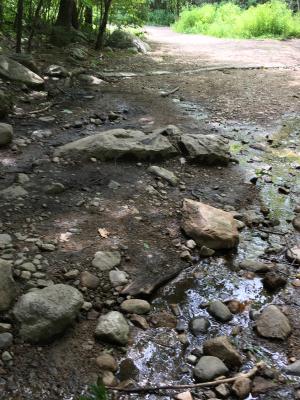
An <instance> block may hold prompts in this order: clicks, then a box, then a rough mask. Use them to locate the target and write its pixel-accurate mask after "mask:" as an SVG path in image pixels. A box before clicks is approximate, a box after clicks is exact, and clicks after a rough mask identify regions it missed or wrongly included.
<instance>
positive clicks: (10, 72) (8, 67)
mask: <svg viewBox="0 0 300 400" xmlns="http://www.w3.org/2000/svg"><path fill="white" fill-rule="evenodd" d="M0 76H1V77H2V78H4V79H8V80H10V81H14V82H20V83H25V85H28V86H30V87H41V86H43V85H44V80H43V79H42V78H41V77H40V76H39V75H37V74H36V73H35V72H33V71H30V69H28V68H26V67H25V66H24V65H22V64H20V63H18V62H17V61H14V60H12V59H11V58H8V57H6V56H4V55H0Z"/></svg>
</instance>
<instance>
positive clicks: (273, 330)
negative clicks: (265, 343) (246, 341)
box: [256, 305, 292, 340]
mask: <svg viewBox="0 0 300 400" xmlns="http://www.w3.org/2000/svg"><path fill="white" fill-rule="evenodd" d="M256 330H257V332H258V333H259V335H261V336H263V337H265V338H269V339H281V340H284V339H286V338H287V337H288V335H289V334H290V333H291V331H292V329H291V326H290V323H289V320H288V319H287V317H286V316H285V315H284V314H283V313H282V312H281V311H280V310H279V308H277V307H276V306H274V305H269V306H267V307H266V308H265V309H264V310H263V312H262V313H261V315H260V316H259V317H258V319H257V320H256Z"/></svg>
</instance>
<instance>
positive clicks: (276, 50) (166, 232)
mask: <svg viewBox="0 0 300 400" xmlns="http://www.w3.org/2000/svg"><path fill="white" fill-rule="evenodd" d="M146 30H147V39H148V41H149V43H150V44H151V48H152V50H151V52H149V53H148V54H143V55H141V54H138V55H133V54H130V53H129V52H127V51H118V52H104V54H103V57H102V58H100V57H99V54H97V53H96V52H94V51H93V50H89V57H88V58H87V59H86V60H84V61H82V62H79V61H77V62H76V63H75V62H74V61H70V59H69V58H68V57H67V55H64V53H63V52H62V51H61V50H60V49H55V48H45V49H42V50H41V51H39V52H36V54H35V55H34V56H35V58H36V60H37V64H38V66H39V67H40V68H41V70H45V69H46V68H47V67H48V66H49V65H50V64H53V61H54V60H55V61H54V62H55V64H59V65H63V66H64V67H65V68H66V69H67V70H68V71H72V70H74V69H75V68H84V69H85V70H86V72H87V73H89V74H91V75H95V76H98V77H99V78H102V79H104V82H102V83H101V84H100V85H88V84H84V83H82V82H79V81H78V80H76V79H74V80H73V79H69V78H67V79H63V78H62V79H57V80H51V79H50V80H49V82H48V83H47V91H48V93H50V96H51V98H50V103H49V98H47V97H45V98H44V99H41V97H40V96H37V95H36V93H32V92H27V93H26V92H23V91H21V90H19V91H18V89H17V88H16V87H14V90H15V93H16V101H17V108H16V110H15V113H14V114H12V115H11V116H10V117H9V119H8V122H9V123H11V124H12V125H13V126H14V134H15V140H17V142H16V146H15V147H14V148H12V149H10V150H8V149H1V150H0V165H1V169H0V189H4V188H6V187H8V186H9V185H11V184H13V183H14V182H15V181H16V179H17V176H18V174H19V173H25V174H26V175H27V176H28V177H29V183H28V184H27V189H26V190H28V192H29V196H28V197H25V198H24V199H23V200H16V201H15V202H14V201H11V202H9V203H2V204H0V218H1V222H2V227H0V229H2V230H3V232H6V233H9V234H11V235H12V236H14V235H15V234H16V233H20V234H22V235H24V236H25V237H26V238H27V239H28V238H29V239H30V238H32V237H35V238H37V237H38V238H42V239H43V240H44V241H55V243H56V250H55V251H54V252H51V253H46V252H45V253H42V257H43V260H47V263H46V264H45V265H46V269H45V272H46V275H47V280H52V281H53V282H55V283H66V278H65V273H66V272H67V271H70V270H74V269H77V270H79V271H84V270H90V271H91V272H95V269H94V268H93V267H92V265H91V260H92V259H93V256H94V254H95V252H96V251H99V250H110V249H118V250H120V251H121V252H122V264H121V266H120V268H121V269H123V270H125V271H126V272H128V274H129V275H130V277H131V278H132V279H134V278H138V279H142V280H143V279H144V280H145V281H149V280H150V281H151V280H152V281H155V279H157V276H163V277H165V280H167V279H168V278H169V279H170V278H171V277H174V276H175V275H176V274H178V273H179V272H180V271H183V272H182V273H181V274H180V275H179V277H177V278H176V279H175V280H173V281H172V282H171V283H168V284H166V286H164V287H163V288H162V289H160V290H159V291H158V292H156V293H154V295H152V297H151V298H150V299H151V300H152V303H153V309H152V311H151V315H152V316H151V315H150V316H149V317H147V320H148V322H149V323H150V325H151V318H152V319H153V315H154V314H156V315H157V318H159V315H160V312H161V311H162V310H164V311H166V312H167V313H168V314H171V313H172V312H171V306H170V304H173V303H178V304H179V305H180V307H181V308H182V310H183V313H184V315H183V319H184V320H185V321H186V322H187V323H188V321H189V319H190V318H191V316H193V315H195V314H196V313H197V310H198V311H199V307H200V306H201V304H202V303H203V304H204V303H206V302H207V301H209V300H211V299H212V298H219V299H223V300H225V299H228V298H237V299H238V300H240V301H241V302H247V301H250V302H252V303H254V304H255V307H257V308H259V307H260V306H262V305H264V304H267V303H271V302H273V303H275V304H281V305H282V306H283V308H284V311H285V313H286V314H287V315H288V316H289V318H290V320H291V323H292V325H293V333H292V335H291V336H290V338H289V339H288V340H286V341H284V342H282V343H279V344H278V343H274V342H272V341H268V340H266V339H262V338H260V339H258V338H257V336H256V335H255V334H253V333H252V329H250V328H249V327H251V321H249V318H248V317H245V315H242V316H238V317H236V319H235V320H234V322H233V323H232V324H229V325H228V324H225V325H226V327H223V326H217V327H216V326H214V330H213V332H214V333H216V334H220V333H223V334H224V333H229V332H230V330H231V329H232V327H233V326H234V325H239V326H240V327H241V333H240V336H239V340H240V342H241V343H244V344H245V343H251V345H253V346H252V348H258V349H257V352H256V353H255V351H254V354H256V356H257V357H258V358H259V357H260V356H262V358H264V359H266V360H267V361H268V362H270V363H271V364H272V365H275V367H276V368H277V369H278V368H280V367H281V366H282V365H283V364H285V363H286V362H287V358H288V357H295V358H298V359H299V358H300V346H299V343H300V337H299V328H300V318H299V312H298V311H299V305H300V302H299V290H300V289H299V288H298V289H297V288H296V287H294V286H293V285H292V282H293V280H294V278H295V276H296V273H297V270H296V268H294V266H291V265H289V263H288V261H287V260H286V258H285V255H284V251H282V249H283V250H286V246H292V245H295V244H296V243H297V240H298V241H299V234H297V233H296V231H295V230H294V229H293V227H292V225H291V220H292V218H293V215H294V213H293V209H294V207H295V206H296V205H297V201H299V192H300V182H299V169H298V168H299V165H300V158H299V134H300V40H286V41H277V40H224V39H215V38H210V37H203V36H189V35H183V34H176V33H173V32H172V31H171V30H170V29H167V28H153V27H148V28H146ZM12 87H13V85H12ZM177 87H178V90H177V91H176V92H175V93H174V94H172V95H169V96H167V97H163V96H161V92H168V91H171V90H172V89H174V88H177ZM45 96H47V93H46V94H45ZM49 104H50V105H51V107H49V108H48V109H47V110H46V111H44V112H40V110H42V109H43V108H45V106H47V105H49ZM46 108H47V107H46ZM36 110H37V111H38V112H34V111H36ZM29 113H31V114H29ZM99 116H100V117H101V119H102V122H101V124H100V125H96V124H95V123H94V121H95V119H97V120H99ZM41 117H51V118H50V119H49V120H48V121H45V120H44V121H43V120H41V119H40V118H41ZM168 124H172V125H176V126H177V127H179V128H180V129H181V130H182V131H183V132H193V133H199V132H200V133H212V132H213V133H219V134H222V135H224V136H225V137H227V138H228V139H229V140H230V143H231V149H232V152H233V153H234V156H235V157H236V159H237V160H238V161H239V163H237V162H235V163H231V164H230V165H229V166H227V167H209V166H199V165H195V164H190V163H186V164H185V165H182V164H181V163H180V162H179V159H178V158H177V159H173V160H169V161H164V162H163V163H161V164H160V165H162V166H164V167H165V168H168V169H170V170H172V171H173V172H174V173H176V174H177V175H178V176H179V178H180V180H181V181H182V185H181V188H179V187H172V186H169V185H168V184H165V183H164V184H162V185H157V181H156V180H155V179H154V178H153V176H152V175H150V174H149V173H148V172H147V168H148V166H149V163H144V162H143V163H136V162H120V161H116V162H93V161H90V162H82V163H77V164H76V165H75V166H74V165H71V164H68V163H64V162H53V150H54V149H55V148H56V147H57V146H59V145H61V144H65V143H67V142H70V141H72V140H75V139H78V138H81V137H84V136H85V135H87V134H93V133H95V132H98V131H104V130H108V129H113V128H131V129H140V130H142V131H145V132H150V131H152V130H154V129H156V128H160V127H164V126H166V125H168ZM37 130H42V131H43V132H45V130H50V131H48V132H49V135H47V134H46V135H45V136H43V137H42V138H40V139H33V137H34V136H33V137H32V136H31V135H32V133H33V132H34V131H37ZM270 138H271V139H272V140H273V143H274V142H276V145H277V147H274V148H272V149H271V148H270V146H269V145H270V141H269V142H268V140H270ZM20 139H21V140H20ZM28 139H30V140H29V141H28ZM18 140H19V141H18ZM269 150H270V151H269ZM54 161H55V160H54ZM266 166H267V167H270V166H271V169H272V172H271V175H272V174H273V175H272V179H271V182H270V180H267V179H264V171H268V168H266ZM258 170H259V171H260V172H261V171H263V172H262V174H261V175H259V180H258V181H257V183H256V185H255V184H253V183H251V181H250V180H251V178H253V175H255V174H256V173H257V171H258ZM267 175H268V173H267ZM111 181H114V182H117V184H115V183H113V184H112V182H111ZM51 182H59V183H62V184H63V185H64V187H65V190H64V191H63V192H62V193H60V194H58V195H55V196H54V195H49V194H46V193H45V192H44V188H45V187H46V186H47V185H48V184H50V183H51ZM149 185H154V186H155V188H156V189H157V190H158V191H159V195H158V196H156V197H155V198H153V196H152V195H151V194H150V193H149V192H148V191H147V187H148V186H149ZM279 187H285V188H286V189H287V190H286V191H285V193H283V192H284V191H283V192H280V191H279V192H278V188H279ZM184 198H193V199H197V198H198V199H201V201H203V202H206V203H209V204H210V205H213V206H215V207H218V208H224V207H225V208H226V207H229V209H230V207H231V209H234V210H236V211H238V212H240V213H244V214H247V213H249V212H250V211H251V212H252V214H253V213H254V214H255V215H256V216H259V218H264V217H263V214H262V213H261V210H262V209H263V208H265V207H268V208H269V209H270V212H271V214H272V217H273V218H274V219H278V220H279V222H280V225H279V226H276V227H275V228H274V230H276V231H280V232H281V233H282V234H283V235H280V236H278V235H271V234H270V235H268V234H267V235H265V234H264V235H262V234H261V231H260V230H259V227H257V226H255V224H254V226H247V227H246V228H245V230H244V231H243V232H242V233H241V245H240V247H239V250H238V251H237V252H234V253H229V254H228V253H227V254H217V255H216V256H214V257H212V258H209V259H205V260H203V261H200V262H199V261H198V262H195V263H194V264H193V265H192V266H191V263H189V262H188V261H185V260H183V259H182V258H180V253H181V252H182V249H181V248H180V247H178V243H181V244H184V243H185V241H186V238H185V237H184V235H183V234H182V232H181V230H180V222H181V206H182V200H183V199H184ZM297 199H298V200H297ZM95 202H96V203H100V206H101V207H100V208H99V207H98V208H97V207H94V206H93V203H95ZM250 225H251V224H250ZM99 228H104V229H106V230H107V231H108V237H107V238H103V237H101V236H100V235H99V233H98V229H99ZM268 229H271V230H272V229H273V228H272V227H271V228H268ZM14 237H15V236H14ZM287 243H288V244H287ZM276 245H277V248H276ZM271 247H273V250H272V249H271V250H270V248H271ZM278 249H279V252H278ZM14 251H15V253H14V254H13V259H14V260H16V259H18V257H19V258H20V253H22V254H23V255H25V256H24V257H25V258H26V259H27V260H32V259H33V258H34V257H35V255H36V254H39V253H40V251H39V250H38V249H37V248H36V246H35V245H34V242H32V241H30V240H25V239H24V240H22V239H20V240H14ZM193 255H194V256H195V257H196V258H195V259H197V254H196V252H195V254H193ZM22 257H23V256H22ZM255 257H257V258H260V259H266V260H268V261H272V262H278V263H281V264H284V267H282V268H286V269H285V272H284V273H285V276H287V277H288V284H287V286H286V288H285V289H284V290H282V291H280V292H277V293H276V294H275V295H273V294H270V293H266V292H265V290H264V289H263V287H262V284H261V279H260V278H259V279H258V278H256V277H251V278H249V277H243V276H241V275H240V274H236V273H235V272H233V271H232V266H233V265H235V264H236V262H238V261H240V260H241V259H243V258H252V259H253V258H255ZM204 270H205V271H206V272H205V275H203V276H202V275H201V274H202V273H203V271H204ZM197 274H198V275H197ZM191 276H192V277H193V279H191ZM197 276H198V278H199V279H198V280H199V282H198V283H197V282H195V281H196V280H197V279H196V278H197ZM207 276H208V277H207ZM248 278H249V279H248ZM67 283H70V282H69V281H67ZM71 284H75V285H76V282H71ZM26 285H27V283H26V282H24V281H22V280H20V281H19V287H20V291H24V290H25V289H26ZM199 296H200V297H199ZM84 297H85V300H86V301H89V302H91V303H92V304H93V309H92V311H93V312H91V310H90V311H89V312H88V313H84V312H83V313H82V314H81V316H80V318H79V321H78V322H77V323H76V325H75V327H74V328H72V329H71V330H69V331H68V332H67V333H66V334H65V335H64V336H63V337H62V338H60V339H58V340H56V341H55V342H54V343H52V344H49V345H45V346H35V345H28V344H24V343H22V342H21V341H19V340H18V337H17V331H16V330H15V331H14V337H15V340H14V345H13V348H12V350H11V351H12V353H13V363H12V365H9V366H7V367H5V368H2V369H1V371H0V372H1V373H3V374H1V375H0V398H1V399H5V400H21V399H22V400H29V399H30V400H37V399H39V400H41V399H49V400H50V399H51V400H56V399H76V398H77V396H78V394H79V393H80V392H81V391H82V390H83V388H84V387H85V385H88V384H89V383H91V382H93V381H94V380H95V377H96V376H97V374H98V372H99V371H98V367H97V366H96V364H95V357H97V355H98V354H99V353H100V352H101V351H102V350H103V349H104V348H107V347H108V346H106V345H104V344H103V343H99V342H97V341H96V340H95V339H94V330H95V326H96V322H97V320H96V318H97V317H98V315H99V314H103V313H105V312H106V311H108V310H111V309H119V302H120V301H121V299H120V295H119V294H118V293H116V292H115V291H114V290H113V289H112V288H111V287H110V283H109V280H108V277H106V276H102V277H101V285H100V286H99V288H98V289H96V290H95V291H92V290H88V291H85V292H84ZM6 321H7V322H11V316H10V315H7V316H6ZM161 326H163V323H162V325H161ZM162 329H163V328H162ZM154 330H155V326H154V325H153V324H152V325H151V330H150V333H149V332H148V336H143V335H144V333H143V332H144V331H140V330H137V329H136V328H135V329H133V330H132V331H133V333H132V337H131V342H130V344H129V346H128V351H127V354H126V350H122V351H120V350H119V349H117V348H116V347H111V349H112V354H114V355H115V356H116V357H117V358H118V359H119V360H120V362H121V361H122V360H123V364H124V365H123V369H124V370H125V371H122V370H121V371H120V372H119V376H120V377H121V376H122V379H124V376H125V377H126V378H127V377H128V369H130V370H131V372H132V373H133V372H134V373H135V376H133V377H134V378H135V380H136V381H137V382H144V383H145V382H146V381H147V380H148V379H149V380H150V381H151V382H152V383H159V380H160V381H161V382H162V380H164V381H165V382H167V381H172V382H184V381H190V380H189V379H190V378H187V379H186V380H185V378H182V376H184V374H185V375H186V376H188V377H190V375H191V374H190V370H189V369H187V370H186V368H187V367H186V365H187V363H186V355H187V354H189V353H190V351H191V348H192V347H193V346H199V345H200V344H201V340H202V341H203V338H202V339H201V340H200V339H199V340H198V342H197V341H196V342H195V339H192V338H190V340H191V346H190V347H188V349H185V350H184V352H183V350H182V349H181V350H179V348H180V346H181V344H180V343H179V342H178V340H177V339H176V337H174V334H173V333H170V332H169V331H166V332H167V333H168V334H169V339H170V340H171V339H172V343H169V344H167V345H166V346H162V347H159V346H158V347H157V348H155V343H154V345H153V346H154V347H152V350H151V351H152V352H153V353H152V355H153V357H152V358H151V357H150V359H148V358H147V357H149V351H147V352H146V350H145V348H146V347H147V345H149V343H147V342H149V341H150V342H151V337H152V338H153V337H155V335H156V333H155V332H154ZM137 331H138V332H137ZM173 331H174V330H173ZM146 332H147V331H146ZM166 332H162V333H166ZM160 333H161V331H160ZM149 335H150V340H149ZM187 335H188V336H189V335H190V333H188V332H187ZM175 336H176V335H175ZM143 340H144V341H145V342H143ZM176 340H177V342H176ZM142 343H144V347H143V346H142V345H141V344H142ZM170 347H171V348H172V349H173V352H171V353H168V354H165V355H164V357H161V359H159V354H160V352H163V348H170ZM148 350H149V349H148ZM146 353H147V357H146V358H145V359H144V358H143V357H144V356H145V354H146ZM128 359H131V361H130V362H131V364H128ZM124 360H125V361H126V360H127V363H126V362H124ZM149 360H150V364H151V363H152V364H151V365H150V367H149V364H148V362H149ZM155 360H157V361H155ZM132 362H134V363H135V368H133V367H132ZM156 362H157V364H155V363H156ZM182 364H184V365H182ZM128 365H129V366H130V367H128ZM184 368H185V369H184ZM121 369H122V368H121ZM180 371H181V372H180ZM183 371H185V372H183ZM122 374H123V375H122ZM129 376H130V374H129ZM130 377H132V376H130ZM286 386H289V385H288V384H286V382H285V381H284V380H283V381H282V382H281V386H280V389H281V388H285V389H284V390H286V391H285V392H280V393H277V392H276V390H275V391H274V393H275V394H274V397H271V396H272V394H270V393H271V392H270V390H269V388H267V389H266V390H267V391H268V393H267V394H266V395H265V394H261V395H259V397H258V398H259V399H268V400H270V399H271V398H272V399H273V398H274V399H276V398H281V397H282V395H285V397H286V398H296V397H293V396H294V391H292V392H291V391H290V390H292V389H291V388H292V386H290V388H286ZM200 395H201V396H202V394H201V393H200V394H199V396H200ZM289 395H290V396H292V397H288V396H289ZM149 396H150V395H147V396H146V395H145V396H142V395H139V396H138V397H134V398H145V399H146V398H147V399H150V398H151V399H156V398H163V399H169V398H173V397H172V396H171V397H169V396H166V395H165V396H162V397H159V396H154V395H151V396H150V397H149ZM203 396H204V394H203ZM265 396H266V397H265ZM268 396H269V397H268ZM276 396H279V397H276ZM280 396H281V397H280ZM117 398H118V397H117ZM119 398H121V397H119ZM122 398H125V397H122ZM132 398H133V397H132ZM199 398H202V397H199ZM203 398H205V397H203ZM229 398H231V397H229Z"/></svg>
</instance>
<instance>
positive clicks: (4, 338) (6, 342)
mask: <svg viewBox="0 0 300 400" xmlns="http://www.w3.org/2000/svg"><path fill="white" fill-rule="evenodd" d="M12 342H13V335H12V334H11V333H9V332H5V333H0V350H3V349H7V348H8V347H10V346H11V345H12Z"/></svg>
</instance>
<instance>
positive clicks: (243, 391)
mask: <svg viewBox="0 0 300 400" xmlns="http://www.w3.org/2000/svg"><path fill="white" fill-rule="evenodd" d="M251 386H252V381H251V379H249V378H245V377H240V378H237V379H236V380H235V381H234V384H233V385H232V387H231V390H232V391H233V393H234V394H235V395H236V397H237V398H238V399H240V400H243V399H246V398H247V397H248V396H249V394H250V392H251Z"/></svg>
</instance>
